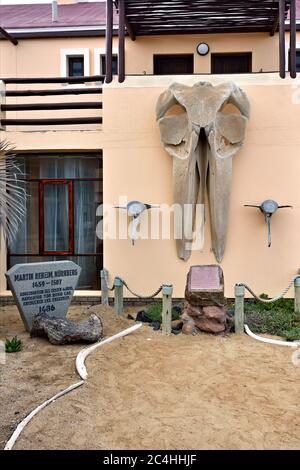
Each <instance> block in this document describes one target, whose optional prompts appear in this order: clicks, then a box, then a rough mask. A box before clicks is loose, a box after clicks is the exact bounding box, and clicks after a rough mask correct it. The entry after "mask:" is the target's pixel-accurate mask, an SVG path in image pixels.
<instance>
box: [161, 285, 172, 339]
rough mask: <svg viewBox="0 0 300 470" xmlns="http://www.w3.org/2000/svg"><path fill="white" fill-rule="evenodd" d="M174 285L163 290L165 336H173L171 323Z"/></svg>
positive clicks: (163, 326) (163, 328) (164, 287)
mask: <svg viewBox="0 0 300 470" xmlns="http://www.w3.org/2000/svg"><path fill="white" fill-rule="evenodd" d="M172 293H173V286H172V285H163V288H162V295H163V299H162V304H163V305H162V315H161V316H162V332H163V333H164V334H167V335H169V334H171V321H172Z"/></svg>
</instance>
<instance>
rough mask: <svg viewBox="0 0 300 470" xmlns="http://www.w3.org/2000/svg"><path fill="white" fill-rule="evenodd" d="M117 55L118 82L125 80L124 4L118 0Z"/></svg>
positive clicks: (121, 0) (122, 0)
mask: <svg viewBox="0 0 300 470" xmlns="http://www.w3.org/2000/svg"><path fill="white" fill-rule="evenodd" d="M118 5H119V54H118V75H119V82H120V83H123V82H124V80H125V2H124V0H119V2H118Z"/></svg>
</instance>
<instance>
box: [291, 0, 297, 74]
mask: <svg viewBox="0 0 300 470" xmlns="http://www.w3.org/2000/svg"><path fill="white" fill-rule="evenodd" d="M296 36H297V32H296V0H291V4H290V76H291V78H296V77H297V71H296Z"/></svg>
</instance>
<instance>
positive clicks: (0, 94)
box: [0, 80, 6, 131]
mask: <svg viewBox="0 0 300 470" xmlns="http://www.w3.org/2000/svg"><path fill="white" fill-rule="evenodd" d="M3 104H5V83H4V82H2V81H1V80H0V131H5V126H4V125H3V124H2V120H4V119H5V117H6V114H5V111H3V109H2V105H3Z"/></svg>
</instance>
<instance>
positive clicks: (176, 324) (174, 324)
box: [171, 319, 183, 330]
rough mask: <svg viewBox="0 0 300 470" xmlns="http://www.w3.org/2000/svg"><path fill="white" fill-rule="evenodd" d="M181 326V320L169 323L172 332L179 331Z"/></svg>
mask: <svg viewBox="0 0 300 470" xmlns="http://www.w3.org/2000/svg"><path fill="white" fill-rule="evenodd" d="M182 325H183V320H182V319H181V320H173V321H171V328H172V330H181V328H182Z"/></svg>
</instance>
